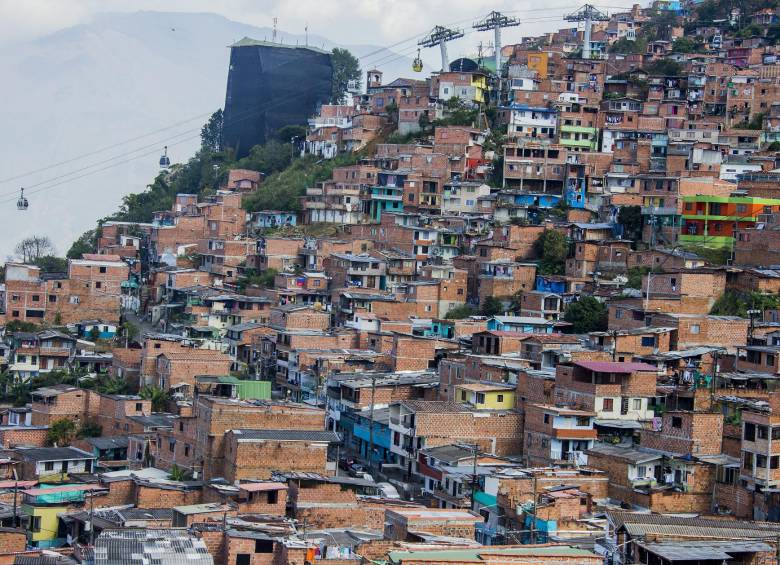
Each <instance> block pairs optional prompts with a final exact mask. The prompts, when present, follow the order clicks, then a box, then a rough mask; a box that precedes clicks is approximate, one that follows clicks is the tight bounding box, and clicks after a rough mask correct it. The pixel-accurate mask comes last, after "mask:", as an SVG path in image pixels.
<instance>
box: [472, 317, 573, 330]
mask: <svg viewBox="0 0 780 565" xmlns="http://www.w3.org/2000/svg"><path fill="white" fill-rule="evenodd" d="M560 325H563V324H562V323H561V322H556V321H554V320H545V319H544V318H531V317H529V316H494V317H492V318H490V319H489V320H488V322H487V329H488V330H490V331H501V332H518V333H544V334H551V333H553V332H554V331H555V327H556V326H560Z"/></svg>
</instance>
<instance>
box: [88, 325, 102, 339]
mask: <svg viewBox="0 0 780 565" xmlns="http://www.w3.org/2000/svg"><path fill="white" fill-rule="evenodd" d="M99 339H100V330H99V329H98V327H97V326H92V329H91V330H89V340H90V341H97V340H99Z"/></svg>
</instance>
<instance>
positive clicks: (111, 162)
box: [0, 7, 562, 202]
mask: <svg viewBox="0 0 780 565" xmlns="http://www.w3.org/2000/svg"><path fill="white" fill-rule="evenodd" d="M561 8H562V7H561ZM550 9H556V8H539V9H530V10H513V11H511V12H510V13H516V12H535V11H549V10H550ZM555 19H560V18H558V17H546V18H539V19H537V20H528V21H527V23H532V22H534V21H550V20H555ZM465 21H469V20H467V19H464V20H461V21H460V22H465ZM460 22H453V23H460ZM447 25H452V24H447ZM473 32H474V31H469V32H465V33H463V35H462V36H465V35H469V34H470V33H473ZM418 37H419V35H416V36H413V37H410V38H408V39H405V40H402V41H398V42H396V43H394V44H391V45H390V46H388V47H383V48H381V49H377V50H375V51H372V52H370V53H367V54H365V55H362V56H360V57H357V59H358V60H363V59H369V58H370V57H371V56H373V55H376V54H378V53H381V52H382V51H384V50H386V49H389V48H391V47H395V46H398V45H403V44H405V43H408V42H410V41H414V40H416V39H417V38H418ZM425 39H426V38H424V39H423V40H422V41H425ZM427 39H430V37H429V38H427ZM414 49H415V47H414V46H413V47H412V52H413V51H414ZM406 56H407V55H406V54H403V53H402V54H397V53H391V54H390V55H389V56H387V55H385V56H382V57H379V58H378V59H376V60H375V61H374V62H372V63H369V64H372V65H379V64H387V63H390V62H392V61H395V60H398V59H401V58H404V57H406ZM288 64H293V63H292V62H291V63H288ZM307 92H308V91H304V92H301V93H298V95H299V96H300V95H303V94H304V93H307ZM288 100H289V99H288ZM265 109H268V108H262V107H261V108H256V109H254V110H251V111H248V112H246V115H244V116H241V115H239V116H238V117H236V118H234V120H231V121H235V120H238V121H241V120H244V119H248V118H250V117H251V116H253V115H256V114H257V113H258V112H260V111H263V110H265ZM212 113H213V112H205V113H202V114H198V115H197V116H193V117H191V118H188V119H186V120H182V121H179V122H176V123H174V124H171V125H169V126H165V127H163V128H158V129H156V130H153V131H151V132H149V133H146V134H143V135H139V136H135V137H133V138H130V139H127V140H124V141H120V142H116V143H113V144H110V145H107V146H104V147H99V148H97V149H94V150H92V151H90V152H88V153H84V154H82V155H77V156H75V157H71V158H69V159H66V160H63V161H60V162H57V163H52V164H50V165H47V166H45V167H40V168H38V169H34V170H30V171H27V172H24V173H19V174H16V175H13V176H11V177H7V178H4V179H0V184H3V183H7V182H10V181H12V180H18V179H20V178H24V177H26V176H29V175H31V174H35V173H39V172H43V171H47V170H51V169H53V168H56V167H59V166H62V165H64V164H68V163H73V162H76V161H79V160H82V159H84V158H86V157H90V156H93V155H96V154H99V153H103V152H105V151H108V150H110V149H114V148H117V147H121V146H123V145H127V144H128V143H132V142H133V141H138V140H140V139H144V138H147V137H150V136H152V135H154V134H155V133H160V132H163V131H167V130H170V129H173V128H175V127H178V126H180V125H183V124H186V123H189V122H191V121H193V120H196V119H202V118H203V117H205V116H210V115H211V114H212ZM200 130H201V127H198V128H192V129H188V130H185V131H183V132H179V133H177V134H175V135H174V136H172V137H168V138H165V139H160V140H158V141H156V142H154V143H150V144H146V145H143V146H140V147H137V148H135V149H132V150H129V151H125V152H123V153H120V154H118V155H115V156H113V157H110V158H107V159H103V160H101V161H97V162H95V163H92V164H89V165H85V166H83V167H80V168H77V169H75V170H71V171H68V172H66V173H62V174H59V175H55V176H53V177H51V178H48V179H45V180H42V181H39V182H37V183H35V184H33V185H28V187H27V188H28V189H29V188H35V187H39V188H38V190H32V191H30V192H28V194H36V193H40V192H43V191H44V190H49V189H51V188H55V187H57V186H61V185H63V184H66V183H68V182H71V181H74V180H78V179H81V178H85V177H87V176H90V175H92V174H95V173H98V172H102V171H105V170H108V169H110V168H113V167H115V166H119V165H122V164H125V163H128V162H131V161H134V160H137V159H140V158H142V157H148V156H149V155H151V154H155V153H157V151H158V150H157V149H155V150H154V151H145V149H148V148H151V147H155V148H158V147H160V146H161V145H164V144H167V145H170V146H175V145H179V144H181V143H184V142H186V141H189V140H191V139H195V138H196V137H198V135H193V136H190V137H185V138H183V139H180V140H177V141H170V140H176V139H177V138H180V137H182V136H185V135H187V134H189V133H194V132H198V134H199V132H200ZM139 152H141V153H139ZM136 153H139V154H138V155H134V154H136ZM132 155H134V156H132ZM131 156H132V157H131ZM101 165H107V166H105V167H101ZM79 173H84V174H79ZM52 183H53V184H52ZM45 185H48V186H45ZM11 194H14V195H16V191H13V192H7V193H3V194H0V197H2V196H10V195H11ZM14 199H15V196H14ZM8 201H10V199H8V200H0V202H8Z"/></svg>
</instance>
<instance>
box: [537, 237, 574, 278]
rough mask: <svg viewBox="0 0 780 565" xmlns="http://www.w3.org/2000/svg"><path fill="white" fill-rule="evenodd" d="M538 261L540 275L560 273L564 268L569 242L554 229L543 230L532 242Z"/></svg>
mask: <svg viewBox="0 0 780 565" xmlns="http://www.w3.org/2000/svg"><path fill="white" fill-rule="evenodd" d="M534 249H535V250H536V255H537V257H541V260H540V261H539V274H540V275H562V274H563V273H564V270H565V268H566V257H567V256H568V254H569V244H568V242H567V241H566V237H565V236H564V235H563V234H562V233H560V232H558V231H556V230H547V229H546V230H544V231H543V232H542V234H541V235H540V236H539V238H538V239H537V240H536V241H535V242H534Z"/></svg>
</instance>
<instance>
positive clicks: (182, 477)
mask: <svg viewBox="0 0 780 565" xmlns="http://www.w3.org/2000/svg"><path fill="white" fill-rule="evenodd" d="M191 477H192V474H191V473H188V472H187V471H185V470H184V469H182V468H181V467H179V466H178V465H177V464H176V463H174V464H173V465H171V470H170V471H169V473H168V478H169V479H170V480H172V481H179V482H181V481H186V480H188V479H190V478H191Z"/></svg>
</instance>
